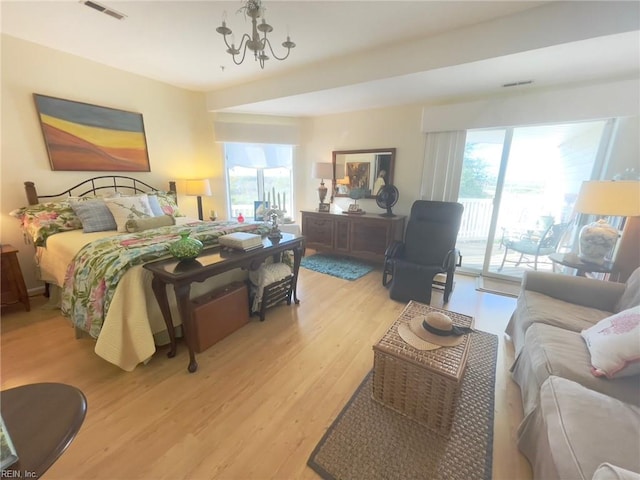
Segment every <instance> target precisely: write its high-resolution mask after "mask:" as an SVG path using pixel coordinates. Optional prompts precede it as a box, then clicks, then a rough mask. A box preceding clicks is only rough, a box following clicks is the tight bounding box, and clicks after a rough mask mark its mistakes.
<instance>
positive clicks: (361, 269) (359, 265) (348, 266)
mask: <svg viewBox="0 0 640 480" xmlns="http://www.w3.org/2000/svg"><path fill="white" fill-rule="evenodd" d="M300 266H301V267H304V268H307V269H309V270H313V271H315V272H320V273H326V274H327V275H333V276H334V277H338V278H343V279H345V280H357V279H358V278H360V277H363V276H365V275H366V274H367V273H369V272H370V271H371V270H373V269H374V267H373V265H369V264H368V263H364V262H360V261H358V260H354V259H352V258H346V257H339V256H335V255H326V254H324V253H316V254H315V255H311V256H309V257H304V258H303V259H302V262H301V263H300Z"/></svg>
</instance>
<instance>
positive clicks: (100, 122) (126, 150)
mask: <svg viewBox="0 0 640 480" xmlns="http://www.w3.org/2000/svg"><path fill="white" fill-rule="evenodd" d="M33 98H34V103H35V106H36V112H37V114H38V120H39V122H40V128H41V130H42V135H43V138H44V143H45V147H46V149H47V155H48V156H49V164H50V166H51V170H54V171H88V172H150V171H151V165H150V162H149V151H148V148H147V136H146V133H145V129H144V119H143V117H142V114H141V113H137V112H129V111H126V110H119V109H116V108H111V107H103V106H99V105H93V104H90V103H84V102H78V101H75V100H67V99H63V98H58V97H52V96H48V95H42V94H39V93H34V94H33Z"/></svg>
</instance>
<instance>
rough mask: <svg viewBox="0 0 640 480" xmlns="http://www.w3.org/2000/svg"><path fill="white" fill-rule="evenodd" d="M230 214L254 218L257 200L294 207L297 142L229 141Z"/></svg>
mask: <svg viewBox="0 0 640 480" xmlns="http://www.w3.org/2000/svg"><path fill="white" fill-rule="evenodd" d="M224 153H225V168H226V172H227V192H228V202H227V205H228V206H229V211H228V215H229V218H236V217H237V216H238V215H239V214H240V213H242V216H243V217H244V218H245V219H247V220H250V221H251V220H254V202H256V201H269V200H270V206H273V205H274V203H275V204H278V203H280V204H282V205H278V206H279V207H280V208H284V210H285V211H286V212H291V211H292V210H293V187H292V178H293V174H292V173H293V146H292V145H272V144H258V143H225V144H224Z"/></svg>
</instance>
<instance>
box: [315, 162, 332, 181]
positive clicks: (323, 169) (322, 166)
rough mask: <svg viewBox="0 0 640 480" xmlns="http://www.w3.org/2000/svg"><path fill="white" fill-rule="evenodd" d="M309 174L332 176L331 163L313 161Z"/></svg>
mask: <svg viewBox="0 0 640 480" xmlns="http://www.w3.org/2000/svg"><path fill="white" fill-rule="evenodd" d="M311 175H312V177H313V178H320V179H322V180H324V179H325V178H333V163H321V162H318V163H314V164H313V167H312V169H311Z"/></svg>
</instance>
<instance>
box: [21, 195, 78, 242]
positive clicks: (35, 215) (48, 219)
mask: <svg viewBox="0 0 640 480" xmlns="http://www.w3.org/2000/svg"><path fill="white" fill-rule="evenodd" d="M11 215H12V216H13V217H16V218H17V219H19V220H20V223H21V226H22V229H23V230H24V232H25V234H27V235H28V236H29V237H30V238H31V240H32V241H33V243H34V245H35V246H37V247H44V245H45V243H46V241H47V238H48V237H50V236H51V235H54V234H56V233H58V232H66V231H69V230H79V229H81V228H82V222H81V221H80V218H78V216H77V215H76V213H75V212H74V211H73V209H72V208H71V205H69V202H68V201H66V200H62V201H59V202H46V203H38V204H37V205H29V206H28V207H22V208H18V209H17V210H14V211H12V212H11Z"/></svg>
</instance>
